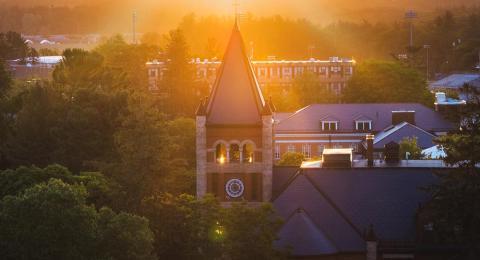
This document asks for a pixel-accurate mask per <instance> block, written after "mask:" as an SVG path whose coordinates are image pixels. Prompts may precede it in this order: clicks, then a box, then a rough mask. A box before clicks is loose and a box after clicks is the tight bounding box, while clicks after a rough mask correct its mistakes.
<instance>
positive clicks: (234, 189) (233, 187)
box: [225, 179, 245, 198]
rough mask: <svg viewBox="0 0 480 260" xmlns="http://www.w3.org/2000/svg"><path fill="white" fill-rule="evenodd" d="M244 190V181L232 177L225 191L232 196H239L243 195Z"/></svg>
mask: <svg viewBox="0 0 480 260" xmlns="http://www.w3.org/2000/svg"><path fill="white" fill-rule="evenodd" d="M244 190H245V187H244V186H243V182H242V181H241V180H239V179H231V180H229V181H227V183H226V184H225V191H226V192H227V194H228V196H230V197H232V198H238V197H240V196H242V195H243V191H244Z"/></svg>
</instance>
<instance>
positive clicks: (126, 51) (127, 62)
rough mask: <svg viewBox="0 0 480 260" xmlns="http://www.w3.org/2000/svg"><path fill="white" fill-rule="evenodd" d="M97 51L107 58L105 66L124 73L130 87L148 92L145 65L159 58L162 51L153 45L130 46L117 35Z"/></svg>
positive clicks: (101, 45)
mask: <svg viewBox="0 0 480 260" xmlns="http://www.w3.org/2000/svg"><path fill="white" fill-rule="evenodd" d="M95 51H96V52H98V53H99V54H100V55H102V56H103V57H104V58H105V66H107V67H108V68H111V69H113V70H115V71H117V70H118V71H122V72H124V73H125V77H126V80H127V81H128V83H129V84H130V85H132V86H135V87H136V88H137V89H138V90H146V89H147V86H148V82H147V80H148V78H147V73H146V70H147V68H146V65H145V63H146V61H148V60H153V59H154V58H157V56H158V53H159V51H160V50H159V48H158V47H155V46H153V45H146V44H139V45H137V44H128V43H126V42H125V40H124V39H123V38H122V36H120V35H116V36H113V37H111V38H109V39H107V40H105V41H104V42H103V43H101V44H100V45H99V46H97V47H96V48H95ZM140 72H142V73H140ZM143 72H145V73H143Z"/></svg>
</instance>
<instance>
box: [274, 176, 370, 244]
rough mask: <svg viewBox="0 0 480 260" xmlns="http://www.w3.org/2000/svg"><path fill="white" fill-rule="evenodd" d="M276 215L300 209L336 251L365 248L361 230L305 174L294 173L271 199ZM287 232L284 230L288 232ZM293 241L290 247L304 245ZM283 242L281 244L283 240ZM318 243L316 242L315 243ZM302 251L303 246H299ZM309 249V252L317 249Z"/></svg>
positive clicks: (288, 239)
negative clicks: (288, 181)
mask: <svg viewBox="0 0 480 260" xmlns="http://www.w3.org/2000/svg"><path fill="white" fill-rule="evenodd" d="M273 204H274V207H275V209H276V211H277V213H278V214H280V216H281V217H283V218H284V219H288V218H289V217H290V216H291V215H292V214H293V213H294V212H295V211H296V210H298V209H299V208H300V209H304V210H305V211H306V212H308V214H309V215H310V218H311V220H312V221H313V223H315V226H316V227H318V229H319V230H321V232H322V234H325V236H327V237H328V238H329V240H330V241H332V243H334V244H335V245H336V247H337V248H338V250H339V251H340V252H361V251H364V250H365V242H364V240H363V238H362V235H361V233H360V232H359V231H358V230H356V228H355V227H354V226H352V225H351V224H349V223H348V219H346V218H344V217H342V215H341V212H339V211H338V210H337V209H336V208H335V206H334V205H332V203H330V202H329V201H328V200H327V198H325V196H324V195H323V194H322V193H321V192H319V191H318V190H317V189H316V187H315V186H314V185H313V183H312V182H311V181H310V180H308V179H307V177H306V176H305V175H298V176H297V177H296V178H295V179H294V180H293V181H292V182H291V183H290V185H288V187H287V188H286V190H285V191H283V192H282V193H281V194H280V195H279V196H278V197H277V198H276V199H275V201H274V202H273ZM290 232H291V231H284V233H285V234H290ZM279 240H280V241H292V240H291V238H288V237H282V236H280V234H279ZM296 241H301V240H295V241H292V242H293V244H291V245H290V246H291V247H292V248H293V250H294V251H295V250H296V249H297V248H299V247H303V246H304V245H298V244H297V243H298V242H296ZM283 244H285V243H283ZM317 246H318V245H317ZM303 250H306V249H303ZM317 250H320V249H319V248H311V249H309V251H317Z"/></svg>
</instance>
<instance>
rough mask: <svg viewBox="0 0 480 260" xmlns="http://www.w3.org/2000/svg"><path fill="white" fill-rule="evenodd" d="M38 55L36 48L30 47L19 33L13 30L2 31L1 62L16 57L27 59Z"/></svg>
mask: <svg viewBox="0 0 480 260" xmlns="http://www.w3.org/2000/svg"><path fill="white" fill-rule="evenodd" d="M0 31H1V30H0ZM36 56H37V55H36V51H35V49H33V48H30V47H29V46H28V45H27V44H26V43H25V39H23V38H22V35H20V34H19V33H17V32H12V31H9V32H6V33H3V32H2V33H0V62H2V61H4V60H15V59H21V60H22V61H25V59H26V58H28V57H36Z"/></svg>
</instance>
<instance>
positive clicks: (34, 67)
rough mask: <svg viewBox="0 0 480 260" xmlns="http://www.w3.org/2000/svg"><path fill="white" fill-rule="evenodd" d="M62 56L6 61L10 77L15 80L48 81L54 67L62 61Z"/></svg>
mask: <svg viewBox="0 0 480 260" xmlns="http://www.w3.org/2000/svg"><path fill="white" fill-rule="evenodd" d="M62 59H63V57H62V56H40V57H37V58H28V59H27V60H25V61H23V60H20V59H17V60H9V61H7V66H8V68H9V70H10V72H11V73H12V76H13V77H14V78H17V79H50V78H51V76H52V72H53V70H54V69H55V66H56V65H57V64H59V63H60V62H61V61H62Z"/></svg>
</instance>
